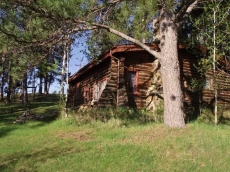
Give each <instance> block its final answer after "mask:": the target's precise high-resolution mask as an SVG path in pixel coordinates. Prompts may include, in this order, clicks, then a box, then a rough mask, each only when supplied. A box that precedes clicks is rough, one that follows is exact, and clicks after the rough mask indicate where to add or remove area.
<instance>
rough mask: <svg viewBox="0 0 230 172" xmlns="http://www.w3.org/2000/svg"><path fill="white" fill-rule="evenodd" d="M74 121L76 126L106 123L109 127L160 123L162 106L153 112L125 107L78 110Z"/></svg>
mask: <svg viewBox="0 0 230 172" xmlns="http://www.w3.org/2000/svg"><path fill="white" fill-rule="evenodd" d="M75 119H76V122H77V124H78V125H81V124H89V123H90V124H92V123H94V122H97V121H101V122H103V123H108V124H110V125H111V126H128V125H130V124H147V123H152V122H162V121H163V105H160V106H159V108H157V110H156V111H155V112H152V111H148V110H146V109H141V110H140V109H132V108H127V107H119V108H111V107H110V108H109V107H106V108H88V109H78V110H77V112H76V114H75Z"/></svg>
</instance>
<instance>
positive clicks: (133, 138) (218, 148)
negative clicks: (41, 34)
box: [0, 103, 230, 172]
mask: <svg viewBox="0 0 230 172" xmlns="http://www.w3.org/2000/svg"><path fill="white" fill-rule="evenodd" d="M46 105H47V107H48V108H49V109H50V108H51V107H53V108H55V105H52V104H48V103H47V104H46ZM44 106H45V105H44ZM33 107H34V109H33V111H36V110H38V109H36V108H39V107H37V106H36V104H35V105H34V106H33ZM56 108H57V107H56ZM51 109H52V108H51ZM39 110H40V111H41V112H40V113H42V110H43V112H47V109H45V108H44V107H43V108H41V107H40V109H39ZM53 111H54V110H52V111H51V110H50V112H49V113H52V112H53ZM2 116H3V117H2ZM5 116H6V115H5ZM5 116H4V115H1V116H0V118H1V117H2V118H3V119H4V120H1V122H0V171H9V172H12V171H23V172H24V171H25V172H27V171H46V172H47V171H49V172H56V171H60V172H62V171H64V172H71V171H73V172H75V171H87V172H88V171H98V172H101V171H106V172H108V171H115V172H116V171H118V172H121V171H122V172H123V171H125V172H129V171H130V172H132V171H138V172H140V171H170V172H171V171H186V172H187V171H192V172H193V171H201V172H206V171H207V172H210V171H218V172H219V171H229V169H230V163H229V162H230V132H229V131H230V126H228V125H218V126H216V127H215V126H211V125H208V124H201V123H197V122H193V123H190V124H188V125H187V127H186V128H185V129H170V128H167V127H165V126H164V125H163V124H157V123H152V124H145V125H138V124H133V125H129V126H120V125H116V124H117V122H118V121H116V120H114V119H110V120H109V121H107V122H105V123H102V122H97V121H95V122H94V123H91V124H85V125H79V124H77V123H76V122H75V119H74V118H73V117H70V118H68V119H56V120H53V121H48V122H47V121H32V122H26V123H24V124H13V123H10V122H9V121H10V120H9V118H7V117H5Z"/></svg>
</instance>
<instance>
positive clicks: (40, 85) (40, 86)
mask: <svg viewBox="0 0 230 172" xmlns="http://www.w3.org/2000/svg"><path fill="white" fill-rule="evenodd" d="M39 79H40V83H39V90H38V92H39V94H40V95H41V94H42V79H43V77H42V75H40V77H39Z"/></svg>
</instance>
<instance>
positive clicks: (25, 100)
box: [22, 73, 28, 105]
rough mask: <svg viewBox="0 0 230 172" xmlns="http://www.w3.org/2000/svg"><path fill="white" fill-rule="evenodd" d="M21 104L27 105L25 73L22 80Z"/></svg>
mask: <svg viewBox="0 0 230 172" xmlns="http://www.w3.org/2000/svg"><path fill="white" fill-rule="evenodd" d="M22 104H24V105H25V104H28V93H27V73H26V74H25V75H24V79H23V95H22Z"/></svg>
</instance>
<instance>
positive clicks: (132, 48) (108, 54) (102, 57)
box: [69, 43, 160, 83]
mask: <svg viewBox="0 0 230 172" xmlns="http://www.w3.org/2000/svg"><path fill="white" fill-rule="evenodd" d="M146 45H148V46H149V47H150V48H151V49H152V50H158V51H159V50H160V49H159V45H158V44H156V43H153V44H146ZM135 51H145V50H144V49H143V48H141V47H138V46H137V45H134V44H127V45H118V46H114V47H112V48H110V49H109V50H107V51H105V53H103V54H101V55H100V56H99V57H98V59H97V60H92V61H90V62H89V63H88V64H86V65H85V66H84V67H82V68H81V69H80V70H78V71H77V72H76V73H74V74H73V75H72V76H71V77H70V79H69V83H70V82H72V81H73V80H75V79H76V78H78V77H79V76H81V75H82V74H84V73H86V72H87V71H88V70H90V69H92V68H93V67H95V66H96V65H97V64H98V60H100V61H104V60H106V59H107V58H109V57H111V56H112V55H113V54H114V53H120V52H135Z"/></svg>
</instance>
